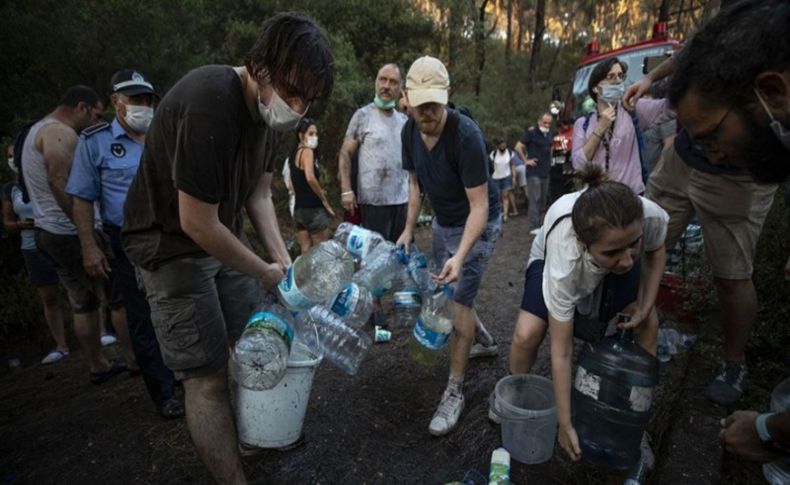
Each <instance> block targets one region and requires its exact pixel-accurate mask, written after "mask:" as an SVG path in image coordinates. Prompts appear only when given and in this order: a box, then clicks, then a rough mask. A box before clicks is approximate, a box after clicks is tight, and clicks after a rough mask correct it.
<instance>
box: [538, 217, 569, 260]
mask: <svg viewBox="0 0 790 485" xmlns="http://www.w3.org/2000/svg"><path fill="white" fill-rule="evenodd" d="M570 216H571V215H570V214H565V215H564V216H561V217H558V218H557V220H555V221H554V223H553V224H552V225H551V227H549V230H548V231H546V236H545V237H544V238H543V261H546V250H547V249H548V247H549V234H551V231H553V230H554V228H555V227H557V224H559V223H560V221H562V220H563V219H565V218H568V217H570Z"/></svg>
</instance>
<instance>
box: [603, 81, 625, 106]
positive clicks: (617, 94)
mask: <svg viewBox="0 0 790 485" xmlns="http://www.w3.org/2000/svg"><path fill="white" fill-rule="evenodd" d="M624 93H625V84H624V83H617V84H602V85H601V92H600V94H598V97H599V98H601V100H603V101H605V102H607V103H612V104H614V103H617V102H618V101H620V100H621V99H623V94H624Z"/></svg>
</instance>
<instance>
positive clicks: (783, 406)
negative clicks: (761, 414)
mask: <svg viewBox="0 0 790 485" xmlns="http://www.w3.org/2000/svg"><path fill="white" fill-rule="evenodd" d="M771 412H772V413H786V412H790V377H788V378H787V379H785V380H783V381H782V382H780V383H779V385H777V386H776V388H775V389H774V392H773V393H772V394H771ZM763 475H764V476H765V479H766V480H768V483H770V484H771V485H786V484H788V483H790V458H780V459H778V460H774V461H772V462H770V463H766V464H765V465H763Z"/></svg>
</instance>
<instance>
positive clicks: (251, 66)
mask: <svg viewBox="0 0 790 485" xmlns="http://www.w3.org/2000/svg"><path fill="white" fill-rule="evenodd" d="M244 64H245V66H247V71H248V72H249V73H250V74H251V75H253V76H255V77H257V76H259V75H260V73H261V71H263V70H265V71H266V72H267V73H268V74H269V76H271V80H272V83H273V84H275V85H278V86H283V87H284V88H286V89H288V90H289V91H292V92H291V93H288V94H291V95H299V96H303V97H304V98H305V99H307V100H308V101H312V100H314V99H316V98H325V97H327V96H329V94H330V93H331V92H332V88H333V87H334V83H335V61H334V58H333V57H332V53H331V52H330V50H329V42H328V41H327V39H326V37H325V36H324V34H323V33H322V32H321V30H320V29H319V28H318V26H317V25H316V24H315V22H313V20H312V19H310V17H308V16H306V15H304V14H301V13H297V12H285V13H279V14H277V15H275V16H274V17H272V18H270V19H268V20H267V21H266V22H264V23H263V31H262V32H261V36H260V37H258V40H257V41H256V42H255V45H253V46H252V49H250V51H249V52H248V53H247V57H246V58H245V59H244Z"/></svg>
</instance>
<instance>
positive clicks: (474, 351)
mask: <svg viewBox="0 0 790 485" xmlns="http://www.w3.org/2000/svg"><path fill="white" fill-rule="evenodd" d="M497 354H499V346H497V344H496V342H494V343H493V344H491V345H488V346H486V345H485V344H482V343H480V342H475V343H474V345H472V348H471V349H470V350H469V358H470V359H477V358H479V357H494V356H495V355H497Z"/></svg>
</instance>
